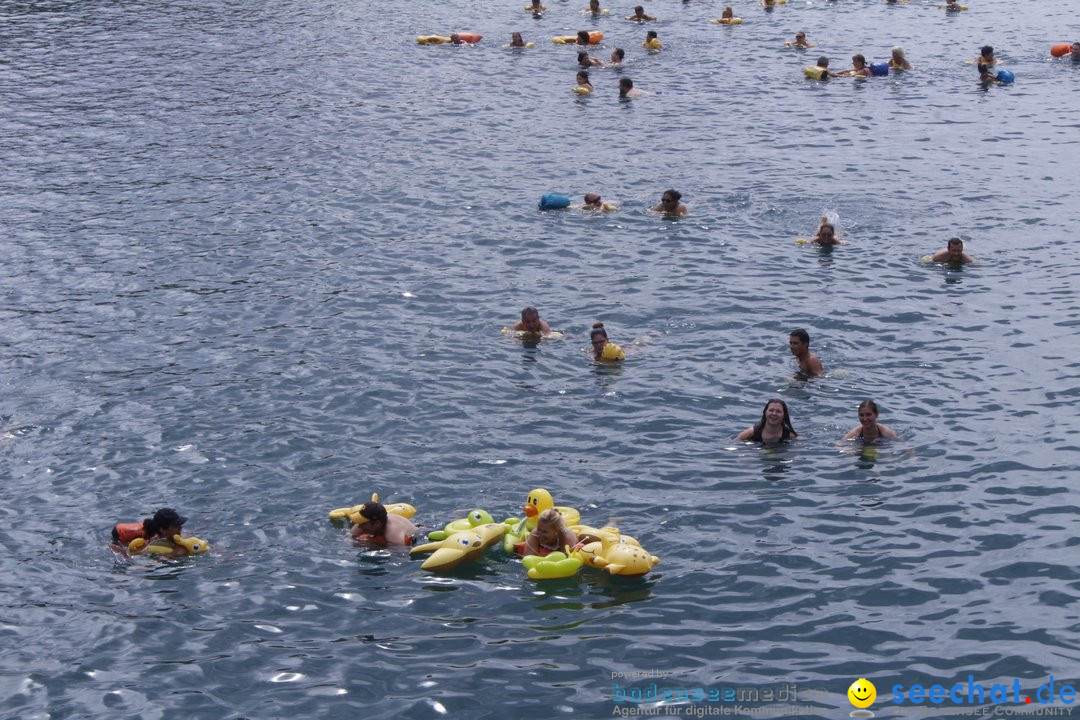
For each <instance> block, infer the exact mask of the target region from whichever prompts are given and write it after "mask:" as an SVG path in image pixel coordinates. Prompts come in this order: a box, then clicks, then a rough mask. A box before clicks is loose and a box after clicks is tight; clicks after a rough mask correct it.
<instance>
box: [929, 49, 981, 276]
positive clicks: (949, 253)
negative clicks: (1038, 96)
mask: <svg viewBox="0 0 1080 720" xmlns="http://www.w3.org/2000/svg"><path fill="white" fill-rule="evenodd" d="M980 67H983V66H980ZM980 72H981V71H980ZM930 261H931V262H936V263H947V264H949V265H967V264H968V263H973V262H975V260H974V258H972V257H971V256H970V255H968V254H967V253H966V252H964V241H963V240H961V239H960V238H958V237H954V238H949V242H948V245H946V247H945V249H944V250H939V251H937V252H936V253H934V255H933V257H931V258H930Z"/></svg>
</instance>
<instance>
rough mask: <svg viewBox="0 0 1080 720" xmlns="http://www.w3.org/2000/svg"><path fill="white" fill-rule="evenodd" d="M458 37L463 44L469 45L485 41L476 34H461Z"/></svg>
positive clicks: (481, 36)
mask: <svg viewBox="0 0 1080 720" xmlns="http://www.w3.org/2000/svg"><path fill="white" fill-rule="evenodd" d="M457 36H458V37H459V38H461V42H463V43H468V44H469V45H475V44H476V43H478V42H480V41H481V40H483V39H484V36H483V35H481V34H480V33H474V32H459V33H458V34H457Z"/></svg>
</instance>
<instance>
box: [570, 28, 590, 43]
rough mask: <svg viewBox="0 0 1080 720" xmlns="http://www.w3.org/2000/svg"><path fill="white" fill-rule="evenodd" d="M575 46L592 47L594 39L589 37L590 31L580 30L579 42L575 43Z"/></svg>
mask: <svg viewBox="0 0 1080 720" xmlns="http://www.w3.org/2000/svg"><path fill="white" fill-rule="evenodd" d="M574 44H575V45H592V44H593V43H592V38H590V37H589V31H588V30H578V34H577V40H575V41H574Z"/></svg>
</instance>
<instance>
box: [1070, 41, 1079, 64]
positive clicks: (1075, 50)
mask: <svg viewBox="0 0 1080 720" xmlns="http://www.w3.org/2000/svg"><path fill="white" fill-rule="evenodd" d="M1069 57H1071V58H1072V59H1073V60H1080V42H1074V43H1073V44H1072V45H1071V46H1070V47H1069Z"/></svg>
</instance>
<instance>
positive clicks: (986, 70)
mask: <svg viewBox="0 0 1080 720" xmlns="http://www.w3.org/2000/svg"><path fill="white" fill-rule="evenodd" d="M977 68H978V70H979V82H981V83H982V84H983V85H984V86H985V85H989V84H990V83H997V84H998V85H1000V84H1001V81H1000V80H998V79H997V78H996V77H994V75H993V74H992V73H991V72H990V66H989V65H987V64H986V63H979V64H978V66H977Z"/></svg>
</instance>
